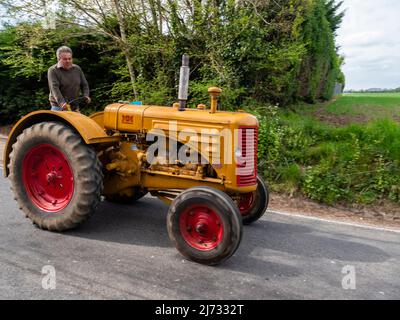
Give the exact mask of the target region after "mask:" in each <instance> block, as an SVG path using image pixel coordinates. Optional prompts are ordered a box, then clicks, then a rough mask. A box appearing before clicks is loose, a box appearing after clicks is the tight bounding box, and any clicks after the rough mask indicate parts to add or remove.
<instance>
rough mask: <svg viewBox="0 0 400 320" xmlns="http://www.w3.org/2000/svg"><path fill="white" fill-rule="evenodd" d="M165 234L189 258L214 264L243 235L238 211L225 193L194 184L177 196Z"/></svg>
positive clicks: (232, 251) (233, 250)
mask: <svg viewBox="0 0 400 320" xmlns="http://www.w3.org/2000/svg"><path fill="white" fill-rule="evenodd" d="M167 228H168V234H169V237H170V239H171V241H172V243H173V244H174V245H175V247H176V248H177V249H178V251H179V252H180V253H181V254H182V255H183V256H185V257H186V258H188V259H189V260H192V261H195V262H198V263H202V264H206V265H216V264H219V263H221V262H223V261H224V260H226V259H228V258H229V257H231V256H232V255H233V254H234V253H235V251H236V250H237V248H238V246H239V244H240V241H241V238H242V229H243V227H242V221H241V217H240V212H239V210H238V208H237V206H236V205H235V203H234V202H233V201H232V199H231V198H230V197H229V196H228V195H226V194H225V193H223V192H221V191H219V190H215V189H212V188H208V187H195V188H192V189H188V190H186V191H184V192H182V193H181V194H180V195H178V196H177V197H176V198H175V200H174V201H173V202H172V204H171V207H170V209H169V211H168V218H167Z"/></svg>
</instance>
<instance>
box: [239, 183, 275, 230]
mask: <svg viewBox="0 0 400 320" xmlns="http://www.w3.org/2000/svg"><path fill="white" fill-rule="evenodd" d="M250 196H251V197H252V199H251V204H250V207H249V208H246V212H242V219H243V224H244V225H250V224H252V223H254V222H256V221H258V220H259V219H260V218H261V217H262V216H263V215H264V214H265V213H266V211H267V209H268V204H269V192H268V188H267V185H266V184H265V182H264V179H263V178H262V177H261V176H257V190H256V192H255V193H254V194H253V195H250ZM245 202H246V201H245ZM239 207H241V205H239Z"/></svg>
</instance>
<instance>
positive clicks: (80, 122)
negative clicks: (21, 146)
mask: <svg viewBox="0 0 400 320" xmlns="http://www.w3.org/2000/svg"><path fill="white" fill-rule="evenodd" d="M46 121H58V122H61V123H64V124H66V125H68V126H69V127H71V128H73V129H74V130H75V131H76V132H77V133H78V134H79V135H80V136H81V137H82V139H83V140H84V141H85V143H86V144H88V145H95V144H103V143H106V144H110V143H117V142H118V141H119V140H120V138H119V137H118V136H108V135H107V134H106V132H105V130H104V129H103V128H102V127H101V126H100V125H99V124H98V122H96V121H95V120H92V119H91V118H89V117H87V116H85V115H83V114H81V113H77V112H68V111H63V112H60V111H50V110H42V111H35V112H32V113H29V114H28V115H26V116H25V117H23V118H22V119H21V120H20V121H18V122H17V124H16V125H15V126H14V127H13V128H12V130H11V132H10V134H9V136H8V140H7V144H6V146H5V148H4V156H3V168H4V169H3V172H4V176H5V177H8V175H9V174H10V172H9V171H10V170H9V169H8V164H9V162H10V153H11V151H12V146H13V144H14V143H15V142H16V141H17V137H18V136H19V135H20V134H21V133H22V132H23V131H24V130H25V129H26V128H29V127H30V126H32V125H34V124H36V123H40V122H46Z"/></svg>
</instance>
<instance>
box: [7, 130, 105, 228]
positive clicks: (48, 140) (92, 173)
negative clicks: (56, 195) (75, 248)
mask: <svg viewBox="0 0 400 320" xmlns="http://www.w3.org/2000/svg"><path fill="white" fill-rule="evenodd" d="M38 144H51V145H52V146H54V147H56V148H57V149H58V150H59V151H61V152H62V153H63V154H64V156H66V159H67V160H68V162H69V165H70V167H71V169H72V173H73V175H74V194H73V196H72V198H71V200H70V202H69V203H68V205H67V206H66V207H65V208H64V209H63V210H61V211H59V212H56V213H48V212H46V211H43V210H42V209H41V208H39V207H38V206H37V205H36V204H35V203H34V202H33V201H32V200H31V199H30V197H29V196H28V194H27V191H26V190H25V186H24V183H23V172H22V171H23V160H24V157H25V155H26V154H27V153H28V152H29V150H30V149H31V148H33V147H34V146H36V145H38ZM9 169H10V176H9V178H10V180H11V185H12V187H11V189H12V190H13V192H14V195H15V200H16V201H17V202H18V203H19V206H20V209H21V210H23V211H24V212H25V214H26V217H27V218H30V219H31V220H32V222H33V223H34V224H36V225H37V226H38V227H39V228H41V229H44V230H49V231H65V230H69V229H73V228H75V227H76V226H78V225H79V224H81V223H82V222H83V221H85V220H86V219H88V218H89V217H90V216H91V215H92V214H93V213H94V211H95V209H96V207H97V205H98V204H99V202H100V196H101V192H102V189H103V175H102V165H101V162H100V161H99V159H98V157H97V154H96V152H95V151H94V150H93V149H92V148H91V147H90V146H88V145H86V144H85V143H84V141H83V140H82V139H81V137H80V136H79V135H78V134H77V133H76V132H74V131H73V130H72V129H71V128H69V127H68V126H66V125H65V124H62V123H58V122H42V123H39V124H35V125H33V126H31V127H29V128H27V129H25V130H24V131H23V133H22V134H21V135H20V136H18V139H17V142H16V143H15V144H14V145H13V148H12V152H11V154H10V164H9Z"/></svg>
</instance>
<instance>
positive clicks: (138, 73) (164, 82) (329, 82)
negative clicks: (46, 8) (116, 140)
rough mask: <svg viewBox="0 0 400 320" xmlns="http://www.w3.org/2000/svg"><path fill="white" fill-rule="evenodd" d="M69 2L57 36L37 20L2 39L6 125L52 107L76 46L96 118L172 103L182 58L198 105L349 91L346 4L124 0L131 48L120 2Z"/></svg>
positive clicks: (281, 101)
mask: <svg viewBox="0 0 400 320" xmlns="http://www.w3.org/2000/svg"><path fill="white" fill-rule="evenodd" d="M10 3H11V2H10ZM10 3H9V6H11V7H12V5H11V4H10ZM62 3H63V11H61V12H58V13H57V15H58V20H57V24H56V29H54V30H51V29H44V28H43V27H42V25H41V23H39V22H35V21H40V19H41V18H40V17H37V19H36V20H34V19H31V20H28V21H26V22H21V23H19V24H17V25H16V26H8V27H6V28H4V29H3V30H0V57H1V61H0V80H1V84H0V92H1V99H0V110H1V116H2V117H1V119H0V121H2V122H12V121H15V120H16V119H17V118H18V117H19V115H21V114H25V113H27V112H29V111H32V110H35V109H38V108H47V104H48V102H47V98H45V96H46V95H47V93H48V89H47V79H46V78H47V74H46V72H47V69H48V67H49V66H51V65H52V64H53V63H55V62H56V61H55V50H56V49H57V47H58V46H60V45H68V46H70V47H71V48H72V49H73V51H74V56H75V62H76V63H77V64H80V65H81V66H82V67H83V70H84V72H85V74H86V76H87V78H88V80H89V84H90V87H91V92H92V98H93V105H92V106H91V108H92V109H101V108H102V107H103V106H104V105H105V104H106V103H108V102H111V101H118V100H133V99H134V94H133V90H132V88H133V87H135V89H136V91H137V96H138V97H137V98H138V99H139V100H141V101H143V102H144V103H148V104H163V105H165V104H167V105H170V104H172V103H173V102H174V101H175V100H176V96H177V84H178V78H179V67H180V63H181V56H182V54H183V53H187V54H189V56H190V59H191V87H190V96H189V105H191V106H194V105H196V104H198V103H208V95H207V87H208V86H211V85H212V86H215V85H217V86H220V87H222V88H223V90H224V93H223V96H222V98H221V102H222V108H223V109H224V110H235V109H237V108H243V107H245V106H246V104H247V103H248V102H249V101H252V102H251V103H253V102H255V103H257V104H264V105H265V104H268V103H272V104H277V105H279V106H286V105H289V104H291V103H293V102H295V101H298V100H306V101H312V102H313V101H316V100H318V99H330V98H331V95H332V91H333V87H334V84H335V83H336V82H338V81H339V82H342V83H343V82H344V76H343V73H341V71H340V66H341V64H342V63H343V59H342V58H340V57H339V56H338V54H337V51H336V46H335V31H336V30H337V28H338V27H339V25H340V23H341V20H342V18H343V13H341V12H339V10H340V5H341V2H336V1H333V0H277V1H241V2H240V4H238V3H237V1H234V0H222V1H194V2H190V1H178V0H169V1H159V0H152V1H149V2H142V4H143V3H147V5H146V6H144V5H143V6H138V7H136V4H135V3H133V2H130V1H124V0H121V1H119V3H120V7H121V10H122V11H121V14H122V16H123V22H124V26H123V27H124V29H125V33H126V39H122V36H121V26H120V25H119V19H118V18H117V14H116V11H115V10H114V9H115V8H114V7H113V6H114V5H113V4H112V3H113V2H110V3H108V4H107V6H106V7H100V8H97V7H96V3H97V2H96V3H95V2H93V5H90V6H89V4H88V3H87V2H86V1H79V0H78V1H69V0H63V1H62ZM97 4H99V3H97ZM24 6H26V8H25V9H26V10H28V11H29V9H30V8H31V7H32V8H31V9H32V10H30V12H35V10H34V8H36V7H34V4H33V3H32V2H30V1H24V0H21V1H20V5H16V6H14V8H13V10H14V12H15V13H16V14H18V12H20V11H21V10H25V9H24ZM88 6H89V7H88ZM113 8H114V9H113ZM36 9H37V10H39V9H40V8H36ZM40 10H41V9H40ZM40 10H39V11H40ZM21 12H22V11H21ZM96 12H97V17H98V19H93V16H96ZM127 58H129V60H130V64H131V66H132V68H131V72H129V70H128V68H127V64H129V63H128V62H127V61H128V59H127ZM132 70H133V71H132ZM132 78H133V80H132ZM42 99H43V100H42ZM251 103H250V105H251Z"/></svg>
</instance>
